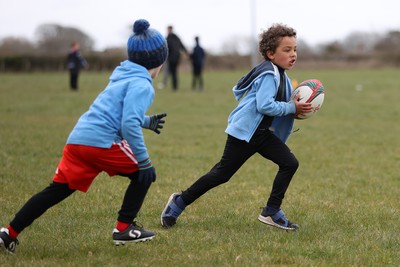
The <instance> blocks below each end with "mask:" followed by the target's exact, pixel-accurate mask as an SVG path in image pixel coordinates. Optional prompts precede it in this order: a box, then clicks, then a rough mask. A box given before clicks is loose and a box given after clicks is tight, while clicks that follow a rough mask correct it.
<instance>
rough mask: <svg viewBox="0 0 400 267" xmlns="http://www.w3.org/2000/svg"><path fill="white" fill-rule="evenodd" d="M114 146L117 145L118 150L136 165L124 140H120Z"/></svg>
mask: <svg viewBox="0 0 400 267" xmlns="http://www.w3.org/2000/svg"><path fill="white" fill-rule="evenodd" d="M115 144H116V145H118V146H119V148H120V149H121V150H122V152H124V153H125V155H127V156H128V157H129V158H130V159H131V160H132V161H133V162H135V163H136V164H137V163H138V162H137V160H136V158H135V156H134V155H133V153H132V150H131V147H130V146H129V144H128V142H127V141H126V140H122V142H120V143H115Z"/></svg>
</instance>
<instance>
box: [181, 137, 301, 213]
mask: <svg viewBox="0 0 400 267" xmlns="http://www.w3.org/2000/svg"><path fill="white" fill-rule="evenodd" d="M255 153H259V154H260V155H261V156H263V157H264V158H266V159H269V160H271V161H273V162H274V163H276V164H277V165H278V166H279V170H278V173H277V174H276V176H275V180H274V183H273V186H272V191H271V194H270V197H269V199H268V202H267V205H268V206H270V207H273V208H276V209H278V208H280V206H281V204H282V201H283V198H284V196H285V192H286V190H287V188H288V186H289V184H290V181H291V180H292V177H293V175H294V173H295V172H296V170H297V168H298V166H299V162H298V161H297V159H296V157H295V156H294V155H293V154H292V153H291V152H290V150H289V148H288V147H287V146H286V144H285V143H283V142H282V141H281V140H280V139H279V138H278V137H276V136H275V135H274V134H273V133H272V132H270V131H269V130H260V129H259V130H257V131H256V132H255V133H254V135H253V137H252V139H251V140H250V142H249V143H247V142H246V141H242V140H239V139H236V138H235V137H232V136H230V135H228V138H227V141H226V144H225V150H224V153H223V155H222V158H221V160H220V162H218V163H217V164H216V165H215V166H214V167H213V168H212V169H211V170H210V171H209V172H208V173H207V174H205V175H203V176H202V177H200V178H199V179H198V180H197V181H196V182H195V183H194V184H192V185H191V186H190V187H189V188H188V189H186V190H185V191H183V192H182V199H183V201H184V202H185V203H186V204H187V205H189V204H191V203H192V202H194V201H195V200H196V199H197V198H199V197H200V196H202V195H203V194H204V193H206V192H207V191H208V190H210V189H212V188H214V187H216V186H218V185H220V184H222V183H226V182H228V181H229V180H230V178H231V177H232V176H233V175H234V174H235V173H236V171H237V170H238V169H239V168H240V167H241V166H242V165H243V164H244V163H245V162H246V160H248V159H249V158H250V157H251V156H253V155H254V154H255ZM248 178H249V179H251V177H248Z"/></svg>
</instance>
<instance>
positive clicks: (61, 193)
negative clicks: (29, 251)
mask: <svg viewBox="0 0 400 267" xmlns="http://www.w3.org/2000/svg"><path fill="white" fill-rule="evenodd" d="M137 175H138V172H136V173H134V174H132V175H129V178H130V179H131V182H130V183H129V185H128V188H127V189H126V192H125V196H124V199H123V202H122V206H121V209H120V211H119V212H118V221H120V222H125V223H132V222H133V220H134V219H135V218H136V216H137V213H138V212H139V210H140V208H141V206H142V204H143V201H144V198H145V196H146V194H147V191H148V189H149V185H144V184H141V183H138V182H137V181H136V180H137ZM74 192H75V190H72V189H69V188H68V185H67V184H62V183H56V182H53V183H51V184H50V185H49V186H48V187H46V188H45V189H44V190H43V191H41V192H39V193H37V194H36V195H34V196H32V197H31V198H30V199H29V200H28V201H27V202H26V203H25V205H24V206H23V207H22V208H21V209H20V210H19V211H18V212H17V214H16V215H15V217H14V219H13V220H12V221H11V223H10V225H11V227H12V228H13V229H14V230H15V231H17V232H19V233H20V232H22V230H24V229H25V228H26V227H28V226H29V225H31V224H32V223H33V221H34V220H36V219H37V218H39V217H40V216H41V215H42V214H44V213H45V212H46V211H47V210H48V209H49V208H51V207H53V206H54V205H56V204H58V203H59V202H61V201H62V200H64V199H66V198H67V197H69V196H70V195H71V194H72V193H74Z"/></svg>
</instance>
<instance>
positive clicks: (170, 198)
mask: <svg viewBox="0 0 400 267" xmlns="http://www.w3.org/2000/svg"><path fill="white" fill-rule="evenodd" d="M176 195H179V193H172V194H171V195H170V196H169V198H168V201H167V204H166V205H165V207H164V209H163V211H162V213H161V216H160V220H161V225H162V226H164V227H167V226H166V225H164V222H163V219H162V218H163V214H164V213H165V211H166V210H167V208H168V204H169V202H171V200H172V199H173V198H174V197H175V196H176Z"/></svg>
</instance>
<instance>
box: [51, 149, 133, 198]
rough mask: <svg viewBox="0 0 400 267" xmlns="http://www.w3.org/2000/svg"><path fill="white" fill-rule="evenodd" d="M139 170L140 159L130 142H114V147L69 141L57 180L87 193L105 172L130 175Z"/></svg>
mask: <svg viewBox="0 0 400 267" xmlns="http://www.w3.org/2000/svg"><path fill="white" fill-rule="evenodd" d="M137 170H138V166H137V160H136V158H135V156H134V155H133V153H132V150H131V149H130V147H129V144H128V143H127V142H126V141H122V142H121V143H114V144H112V146H111V147H110V148H98V147H92V146H84V145H69V144H67V145H66V146H65V147H64V151H63V157H62V158H61V161H60V163H59V164H58V167H57V170H56V173H55V175H54V177H53V181H54V182H58V183H64V184H68V186H69V188H70V189H76V190H79V191H82V192H86V191H87V190H88V189H89V187H90V185H91V184H92V182H93V180H94V178H96V176H97V175H98V174H99V173H100V172H102V171H105V172H106V173H108V175H110V176H114V175H118V174H120V175H121V174H122V175H128V174H131V173H134V172H136V171H137Z"/></svg>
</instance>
